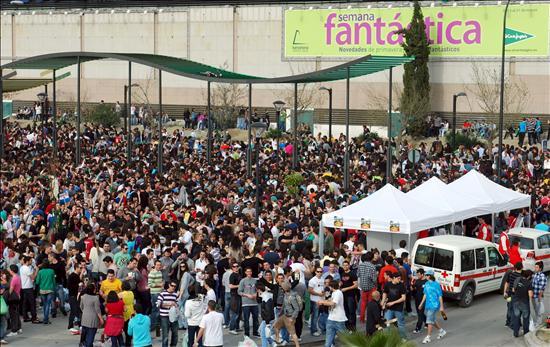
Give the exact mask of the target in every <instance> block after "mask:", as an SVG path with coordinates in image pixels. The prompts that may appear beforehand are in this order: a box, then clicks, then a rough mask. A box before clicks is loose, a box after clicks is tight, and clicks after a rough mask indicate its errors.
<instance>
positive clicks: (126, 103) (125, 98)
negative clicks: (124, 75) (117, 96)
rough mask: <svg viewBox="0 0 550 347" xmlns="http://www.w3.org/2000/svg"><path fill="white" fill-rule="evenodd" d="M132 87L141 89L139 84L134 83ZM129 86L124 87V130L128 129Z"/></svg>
mask: <svg viewBox="0 0 550 347" xmlns="http://www.w3.org/2000/svg"><path fill="white" fill-rule="evenodd" d="M132 87H139V84H137V83H132ZM128 89H129V87H128V85H127V84H125V85H124V130H126V129H128V117H129V115H128ZM130 106H131V105H130Z"/></svg>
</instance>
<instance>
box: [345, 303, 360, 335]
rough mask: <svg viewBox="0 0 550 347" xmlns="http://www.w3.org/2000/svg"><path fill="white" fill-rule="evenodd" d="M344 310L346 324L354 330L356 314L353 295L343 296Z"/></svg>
mask: <svg viewBox="0 0 550 347" xmlns="http://www.w3.org/2000/svg"><path fill="white" fill-rule="evenodd" d="M344 305H345V306H344V311H345V312H346V317H347V318H348V322H347V324H346V326H347V328H348V329H350V330H355V326H356V321H357V316H356V314H355V313H356V312H355V311H357V302H356V301H355V296H344Z"/></svg>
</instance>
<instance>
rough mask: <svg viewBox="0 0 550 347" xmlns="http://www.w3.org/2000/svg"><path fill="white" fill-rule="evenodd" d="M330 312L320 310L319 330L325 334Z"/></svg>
mask: <svg viewBox="0 0 550 347" xmlns="http://www.w3.org/2000/svg"><path fill="white" fill-rule="evenodd" d="M327 320H328V312H319V330H321V333H323V334H325V333H326V332H327Z"/></svg>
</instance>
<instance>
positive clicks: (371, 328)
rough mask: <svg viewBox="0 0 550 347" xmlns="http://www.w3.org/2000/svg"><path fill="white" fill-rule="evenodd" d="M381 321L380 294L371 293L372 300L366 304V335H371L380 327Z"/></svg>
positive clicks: (376, 292)
mask: <svg viewBox="0 0 550 347" xmlns="http://www.w3.org/2000/svg"><path fill="white" fill-rule="evenodd" d="M382 322H383V319H382V314H381V310H380V292H378V291H376V290H375V291H374V292H372V300H371V301H369V303H368V304H367V335H368V336H371V335H373V334H374V333H375V332H376V331H377V330H378V327H377V326H379V325H382Z"/></svg>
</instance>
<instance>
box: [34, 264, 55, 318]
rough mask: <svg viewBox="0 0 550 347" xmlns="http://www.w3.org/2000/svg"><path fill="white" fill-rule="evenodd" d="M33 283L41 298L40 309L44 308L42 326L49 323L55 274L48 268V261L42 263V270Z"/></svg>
mask: <svg viewBox="0 0 550 347" xmlns="http://www.w3.org/2000/svg"><path fill="white" fill-rule="evenodd" d="M34 283H35V284H36V285H37V286H38V288H39V292H40V297H41V298H42V307H43V308H44V324H52V323H51V322H50V319H49V317H50V311H51V310H52V303H53V298H54V291H55V272H54V271H53V269H51V268H50V262H49V261H48V259H44V260H43V261H42V268H41V269H40V270H39V271H38V275H36V279H35V280H34Z"/></svg>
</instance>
